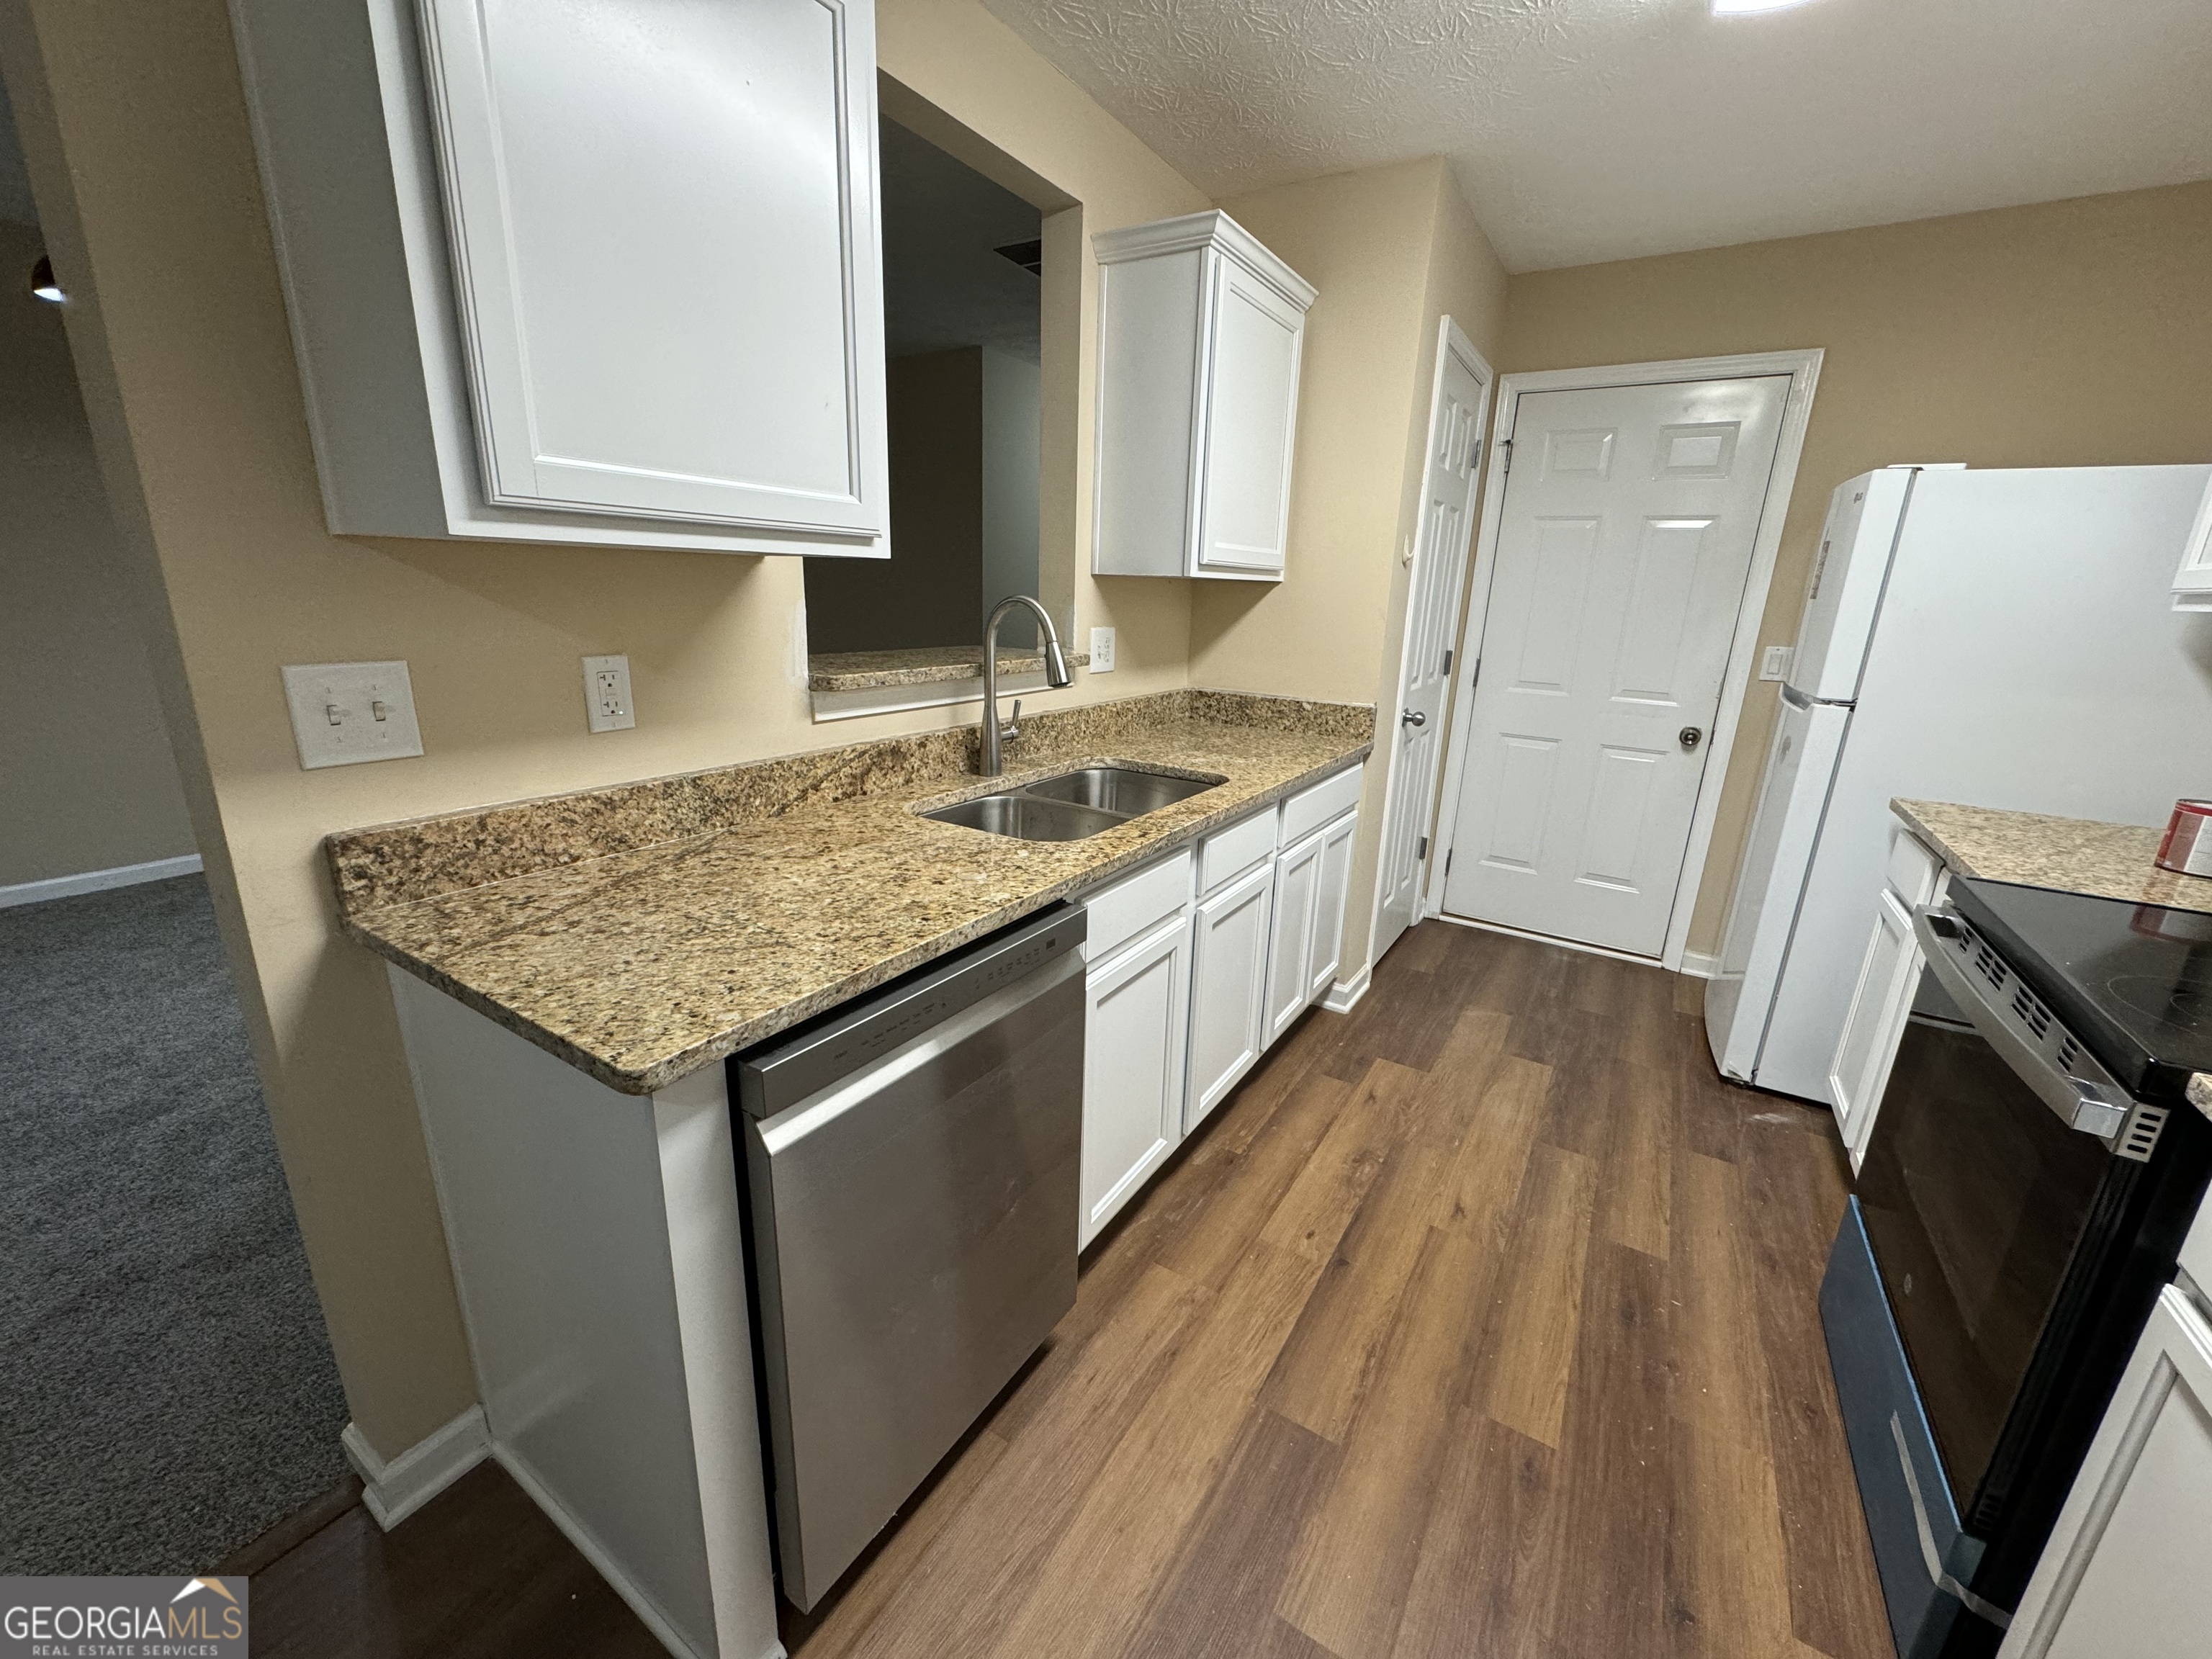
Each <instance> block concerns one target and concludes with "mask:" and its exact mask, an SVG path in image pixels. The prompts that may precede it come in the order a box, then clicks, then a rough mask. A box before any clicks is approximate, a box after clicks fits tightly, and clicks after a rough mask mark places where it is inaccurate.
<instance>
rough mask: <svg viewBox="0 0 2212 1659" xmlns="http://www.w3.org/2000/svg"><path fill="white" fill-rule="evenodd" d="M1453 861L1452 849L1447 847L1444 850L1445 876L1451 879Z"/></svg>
mask: <svg viewBox="0 0 2212 1659" xmlns="http://www.w3.org/2000/svg"><path fill="white" fill-rule="evenodd" d="M1451 860H1452V849H1451V848H1449V847H1447V848H1444V874H1445V875H1446V876H1447V877H1449V875H1450V874H1451Z"/></svg>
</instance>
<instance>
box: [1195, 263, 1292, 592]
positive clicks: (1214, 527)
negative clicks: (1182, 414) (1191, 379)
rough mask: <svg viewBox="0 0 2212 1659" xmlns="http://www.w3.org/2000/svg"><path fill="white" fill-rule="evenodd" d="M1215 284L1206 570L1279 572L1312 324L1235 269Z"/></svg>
mask: <svg viewBox="0 0 2212 1659" xmlns="http://www.w3.org/2000/svg"><path fill="white" fill-rule="evenodd" d="M1214 283H1215V286H1214V290H1213V319H1212V322H1213V325H1212V341H1211V345H1212V374H1211V375H1210V376H1209V377H1208V381H1207V386H1208V390H1207V402H1206V428H1205V430H1206V461H1205V467H1206V471H1205V486H1204V496H1203V502H1204V507H1203V514H1202V518H1201V521H1200V537H1199V550H1198V562H1199V564H1200V568H1206V569H1211V568H1216V567H1219V568H1226V569H1229V570H1232V571H1252V570H1270V571H1272V570H1280V569H1281V568H1283V545H1284V542H1285V539H1286V537H1287V533H1288V526H1289V522H1290V495H1291V441H1292V439H1293V438H1294V437H1295V436H1296V435H1297V398H1298V351H1299V347H1300V343H1301V340H1302V337H1303V334H1304V315H1303V313H1300V312H1299V311H1298V309H1297V307H1294V306H1292V305H1291V304H1290V303H1289V301H1285V299H1284V298H1283V297H1282V296H1281V295H1279V294H1277V293H1276V292H1275V291H1274V290H1273V289H1271V288H1269V287H1268V286H1267V284H1266V283H1262V282H1261V281H1260V280H1259V279H1258V278H1257V277H1255V276H1253V275H1252V274H1251V273H1250V272H1249V271H1247V270H1244V269H1243V267H1242V266H1241V265H1239V264H1237V262H1236V261H1235V260H1233V259H1226V258H1223V259H1219V260H1218V262H1217V264H1216V266H1215V277H1214Z"/></svg>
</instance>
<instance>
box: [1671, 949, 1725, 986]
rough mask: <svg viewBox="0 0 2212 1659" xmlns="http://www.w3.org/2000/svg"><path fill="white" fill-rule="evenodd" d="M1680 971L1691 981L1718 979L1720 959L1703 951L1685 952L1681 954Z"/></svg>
mask: <svg viewBox="0 0 2212 1659" xmlns="http://www.w3.org/2000/svg"><path fill="white" fill-rule="evenodd" d="M1680 971H1681V972H1683V973H1685V974H1687V975H1689V976H1690V977H1691V978H1692V979H1718V978H1719V977H1720V976H1721V959H1720V958H1719V957H1717V956H1714V955H1712V954H1711V952H1709V951H1683V952H1682V966H1681V969H1680Z"/></svg>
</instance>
